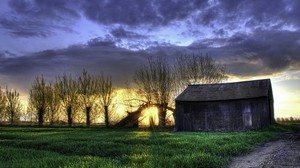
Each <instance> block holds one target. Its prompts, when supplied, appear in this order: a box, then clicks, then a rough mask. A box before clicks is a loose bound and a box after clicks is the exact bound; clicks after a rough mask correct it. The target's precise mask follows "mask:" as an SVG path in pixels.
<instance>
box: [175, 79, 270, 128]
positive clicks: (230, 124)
mask: <svg viewBox="0 0 300 168" xmlns="http://www.w3.org/2000/svg"><path fill="white" fill-rule="evenodd" d="M175 102H176V104H175V105H176V110H175V129H176V130H177V131H238V130H249V129H258V128H263V127H267V126H269V125H271V124H272V123H274V122H275V120H274V108H273V94H272V86H271V80H270V79H263V80H253V81H243V82H234V83H221V84H201V85H189V86H188V87H187V88H186V89H185V90H184V91H183V92H182V93H181V94H180V95H179V96H178V97H177V98H176V99H175Z"/></svg>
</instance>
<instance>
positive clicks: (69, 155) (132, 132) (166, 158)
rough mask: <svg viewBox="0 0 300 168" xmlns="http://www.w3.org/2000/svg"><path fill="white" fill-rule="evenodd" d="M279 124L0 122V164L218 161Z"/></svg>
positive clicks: (194, 163) (130, 164)
mask: <svg viewBox="0 0 300 168" xmlns="http://www.w3.org/2000/svg"><path fill="white" fill-rule="evenodd" d="M283 131H287V129H286V128H285V127H283V126H279V125H276V126H272V127H271V128H269V129H265V130H261V131H248V132H238V133H237V132H232V133H200V132H180V133H178V132H172V131H169V130H167V129H166V130H162V129H160V130H156V129H154V131H150V130H147V129H104V128H90V129H86V128H71V129H69V128H34V127H7V126H6V127H0V167H224V166H226V165H227V164H228V163H229V161H230V158H231V157H233V156H236V155H240V154H242V153H246V152H248V151H249V150H251V149H253V148H254V147H255V146H257V145H259V144H261V143H264V142H266V141H269V140H271V139H272V138H275V137H276V136H278V135H279V133H280V132H283Z"/></svg>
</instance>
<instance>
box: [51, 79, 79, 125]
mask: <svg viewBox="0 0 300 168" xmlns="http://www.w3.org/2000/svg"><path fill="white" fill-rule="evenodd" d="M55 88H56V90H57V95H58V96H59V97H60V99H61V101H62V103H63V105H64V107H65V109H66V113H67V117H68V126H69V127H72V124H73V116H72V115H73V111H72V110H73V109H72V108H73V106H74V104H75V103H76V101H77V94H78V84H77V82H76V81H75V80H73V79H72V76H71V75H69V76H67V75H66V74H64V75H63V76H62V77H60V76H58V77H57V79H56V83H55Z"/></svg>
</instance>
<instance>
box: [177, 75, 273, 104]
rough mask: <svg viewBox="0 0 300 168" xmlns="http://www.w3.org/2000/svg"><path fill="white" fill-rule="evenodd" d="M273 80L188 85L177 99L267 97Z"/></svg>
mask: <svg viewBox="0 0 300 168" xmlns="http://www.w3.org/2000/svg"><path fill="white" fill-rule="evenodd" d="M269 91H271V92H272V89H271V80H270V79H262V80H253V81H244V82H234V83H221V84H201V85H188V87H187V88H186V89H185V90H184V91H183V92H182V93H181V94H180V95H179V96H178V97H177V98H176V99H175V100H176V101H217V100H235V99H249V98H258V97H266V96H268V95H269Z"/></svg>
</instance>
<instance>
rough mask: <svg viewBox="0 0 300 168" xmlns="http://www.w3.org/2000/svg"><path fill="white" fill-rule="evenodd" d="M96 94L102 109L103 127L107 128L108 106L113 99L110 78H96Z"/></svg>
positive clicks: (101, 76) (102, 76)
mask: <svg viewBox="0 0 300 168" xmlns="http://www.w3.org/2000/svg"><path fill="white" fill-rule="evenodd" d="M98 82H99V84H98V88H97V90H98V94H99V97H100V104H101V106H102V107H104V120H105V127H108V126H109V124H110V121H109V119H110V114H111V113H110V112H109V109H108V108H109V106H110V105H111V103H112V99H113V92H114V89H113V85H112V80H111V76H104V75H103V74H102V75H100V76H99V78H98Z"/></svg>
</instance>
